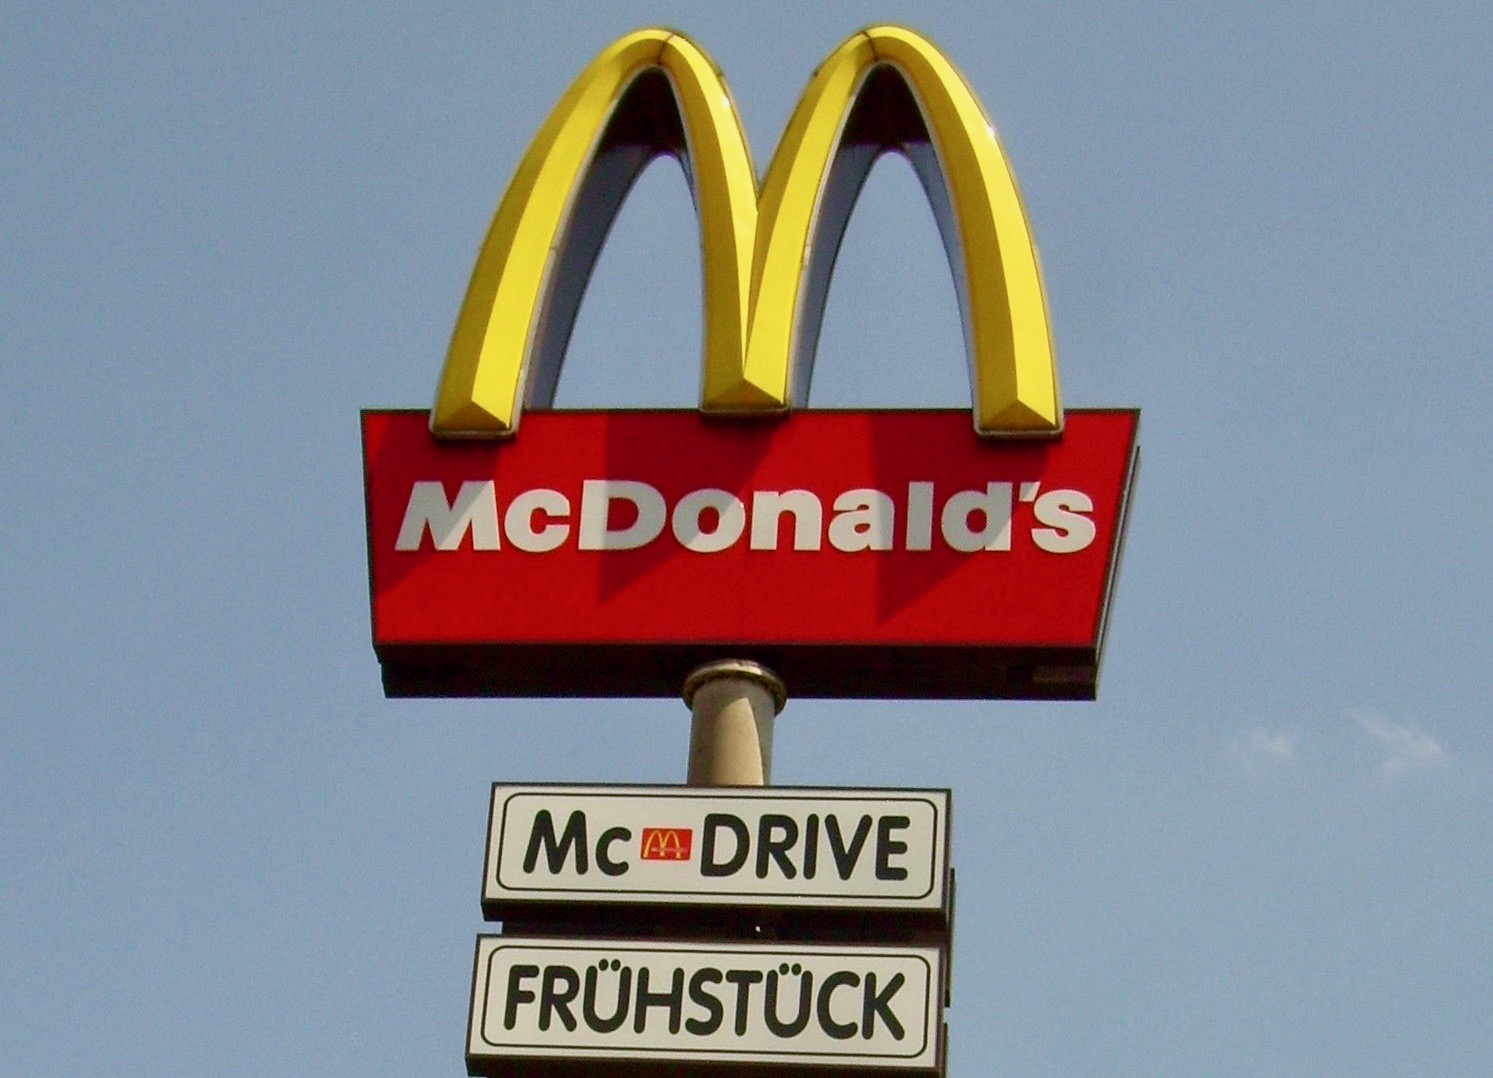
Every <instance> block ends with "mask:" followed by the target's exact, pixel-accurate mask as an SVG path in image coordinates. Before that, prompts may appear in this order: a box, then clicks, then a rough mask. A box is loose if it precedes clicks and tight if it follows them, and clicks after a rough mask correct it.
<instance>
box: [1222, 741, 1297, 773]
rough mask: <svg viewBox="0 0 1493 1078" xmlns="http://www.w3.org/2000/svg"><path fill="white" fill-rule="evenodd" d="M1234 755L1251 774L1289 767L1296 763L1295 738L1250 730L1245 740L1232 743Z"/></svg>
mask: <svg viewBox="0 0 1493 1078" xmlns="http://www.w3.org/2000/svg"><path fill="white" fill-rule="evenodd" d="M1234 754H1235V755H1236V756H1237V757H1238V758H1239V762H1240V763H1241V764H1243V766H1244V770H1245V771H1248V772H1249V773H1251V774H1259V773H1262V772H1265V771H1274V770H1277V769H1280V768H1286V767H1290V766H1292V765H1293V764H1295V762H1296V738H1295V736H1294V735H1293V734H1286V733H1279V732H1272V731H1270V730H1251V731H1250V732H1249V737H1248V738H1247V739H1246V740H1244V741H1242V742H1240V741H1236V742H1234Z"/></svg>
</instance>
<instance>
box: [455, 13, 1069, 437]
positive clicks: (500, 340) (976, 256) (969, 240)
mask: <svg viewBox="0 0 1493 1078" xmlns="http://www.w3.org/2000/svg"><path fill="white" fill-rule="evenodd" d="M883 65H889V66H891V67H892V68H893V69H895V70H896V71H897V72H898V73H899V74H900V75H901V77H902V78H903V80H904V81H905V82H906V84H907V86H908V87H909V89H910V90H911V92H912V94H913V96H914V98H915V99H916V101H917V103H918V106H919V108H920V111H921V112H922V117H923V122H924V124H925V126H926V129H927V131H928V133H929V137H930V139H931V141H932V142H933V146H934V150H935V153H936V155H937V160H938V168H937V170H936V171H937V173H938V181H939V182H941V183H942V184H943V185H944V190H943V192H942V195H943V198H942V199H941V201H942V202H944V203H946V204H947V205H948V206H949V207H951V208H952V214H953V217H954V220H952V221H949V222H944V221H942V220H941V221H940V225H941V228H942V230H943V232H944V239H945V245H946V247H948V248H949V250H950V262H951V268H952V269H953V270H954V272H955V275H956V283H957V284H958V285H959V289H958V291H959V293H960V297H961V305H962V307H963V312H962V313H963V316H964V324H965V333H966V338H967V349H968V352H969V357H970V372H971V388H972V391H973V397H974V409H975V426H976V428H977V429H978V430H979V431H980V432H981V433H985V434H994V435H1044V434H1055V433H1057V432H1059V431H1060V430H1061V428H1062V409H1061V403H1060V401H1059V396H1058V387H1057V370H1056V362H1055V358H1054V355H1053V351H1052V344H1051V338H1050V334H1049V331H1048V322H1047V314H1046V304H1045V301H1044V299H1043V295H1042V287H1041V277H1040V269H1039V267H1038V264H1037V255H1036V248H1035V245H1034V244H1033V242H1032V237H1031V230H1030V227H1029V226H1028V224H1027V220H1026V214H1025V212H1024V210H1023V209H1022V206H1021V202H1020V197H1019V195H1018V194H1017V191H1016V186H1015V181H1014V179H1013V177H1012V175H1011V172H1010V169H1009V167H1008V165H1007V164H1006V160H1005V155H1004V153H1003V152H1002V151H1001V148H1000V144H999V142H998V141H997V140H996V137H995V133H994V130H993V128H992V127H991V125H990V122H989V120H988V119H987V118H986V117H985V115H984V112H983V110H982V109H981V108H980V105H979V103H978V101H977V100H976V99H975V97H974V95H973V94H972V93H970V91H969V89H968V87H967V86H966V85H965V83H964V81H963V79H962V78H961V77H960V75H959V73H958V71H957V70H956V69H955V68H954V67H953V65H952V64H950V63H949V62H948V60H947V59H946V58H945V57H943V55H942V54H941V53H940V52H939V51H938V50H937V48H936V47H934V46H933V45H932V44H931V43H929V42H928V41H927V40H926V39H924V38H922V37H920V36H919V35H917V34H915V33H913V32H912V31H909V30H905V29H901V28H898V27H889V26H879V27H873V28H871V29H869V30H866V31H863V32H862V33H860V34H857V35H855V36H854V37H852V38H851V39H850V40H849V41H847V42H846V43H845V44H844V45H842V46H841V47H840V48H839V49H837V50H836V51H835V52H834V53H832V54H831V56H830V57H829V59H828V60H826V62H825V63H824V64H822V65H821V66H820V68H819V69H818V70H817V71H816V73H815V75H814V77H813V79H812V80H811V81H810V83H809V86H808V88H807V89H806V90H805V91H804V94H803V96H802V97H801V99H800V102H799V105H798V107H797V109H796V110H795V112H794V114H793V117H792V118H791V119H790V121H789V125H788V129H787V130H786V131H785V133H784V135H783V138H782V140H781V142H780V143H779V146H778V150H777V153H776V154H775V155H774V158H773V163H772V165H771V167H770V168H769V170H768V176H767V179H766V182H765V185H764V190H763V193H762V199H761V209H760V212H759V209H758V199H757V194H756V183H755V174H754V172H753V170H752V166H751V157H750V153H749V151H748V150H747V147H746V141H745V138H744V136H743V135H742V133H741V127H740V123H739V121H738V120H737V116H736V112H735V109H734V106H733V105H732V103H731V99H730V95H729V93H728V92H727V90H726V87H725V84H724V82H723V81H722V80H721V78H720V75H719V73H718V71H717V70H716V68H715V67H714V65H713V64H712V63H711V62H710V61H709V58H708V57H706V56H705V54H704V53H703V52H702V51H701V50H699V49H698V48H697V47H695V46H694V45H693V44H692V43H690V42H689V41H687V40H686V39H684V38H682V37H680V36H678V35H676V34H673V33H671V32H669V31H664V30H644V31H639V32H637V33H634V34H630V35H628V36H627V37H624V38H622V39H621V40H619V41H618V42H616V43H615V44H614V45H612V46H610V47H609V48H608V49H606V50H604V51H603V52H602V53H601V54H600V55H599V56H598V57H597V58H596V60H594V61H593V62H592V63H591V65H590V66H588V67H587V68H586V70H585V71H584V72H582V74H581V76H580V77H579V78H578V79H577V80H576V81H575V83H574V84H573V85H572V86H571V88H570V89H569V90H568V91H567V93H566V94H565V96H564V97H562V98H561V100H560V101H559V102H558V103H557V105H556V106H555V109H554V110H553V111H552V113H551V114H550V117H549V118H548V120H546V122H545V124H544V126H543V127H542V128H541V129H540V132H539V134H538V135H537V136H536V137H535V139H534V142H533V144H532V145H531V147H530V149H529V151H528V153H527V154H526V155H525V157H524V159H523V162H522V163H521V164H520V167H519V171H518V174H517V175H516V176H515V178H514V180H513V183H512V184H511V185H510V187H509V190H508V192H507V194H506V195H505V196H504V198H503V202H502V204H501V205H500V206H499V208H498V213H497V215H496V217H495V218H494V220H493V224H492V227H491V228H490V229H489V232H488V236H487V239H486V241H485V242H484V243H483V246H482V250H481V252H480V253H479V256H478V260H477V266H476V268H475V270H474V271H473V275H472V282H471V285H470V286H469V287H468V291H467V296H466V300H465V301H464V303H463V306H462V311H461V314H460V316H459V317H458V319H457V325H456V329H455V332H454V333H453V336H452V343H451V349H450V352H449V354H448V357H447V362H446V369H445V371H444V373H443V375H442V378H441V384H440V388H439V390H438V393H437V399H436V406H435V408H434V409H433V410H432V413H431V429H432V431H434V432H435V433H437V434H441V435H453V436H454V435H463V434H466V435H477V436H483V435H487V436H491V435H497V434H503V433H507V432H510V431H512V430H513V429H514V428H515V427H516V426H517V422H518V417H519V413H520V408H521V403H520V394H521V393H522V392H523V389H524V384H525V382H526V381H527V380H529V379H530V378H532V375H529V374H528V372H527V367H528V364H529V362H530V355H531V353H532V351H533V350H534V347H535V338H536V334H537V332H538V325H539V322H540V319H541V311H542V310H543V309H544V307H545V306H547V304H548V300H549V295H548V290H549V289H550V282H549V275H550V273H551V272H552V269H553V267H552V258H553V254H554V248H555V247H556V245H561V246H563V245H564V244H565V243H566V242H567V229H568V227H569V224H570V220H569V215H570V211H571V209H572V207H573V204H574V201H575V198H576V191H577V189H578V188H579V186H580V185H581V184H583V183H584V182H585V181H586V179H587V176H588V174H589V173H590V171H591V170H592V168H593V165H594V161H595V156H596V151H597V144H598V143H599V141H600V139H601V137H602V134H603V132H604V130H605V127H606V125H607V123H608V122H609V120H610V119H611V117H612V115H613V113H614V111H615V110H616V109H617V107H618V103H619V101H622V100H623V97H624V94H625V93H626V91H627V89H628V87H629V86H630V85H631V84H632V83H633V81H634V80H635V79H636V78H637V77H638V76H639V75H640V74H642V73H644V72H645V71H647V70H649V69H652V68H657V69H660V70H662V71H664V72H665V73H666V74H667V75H668V76H669V79H670V84H671V86H672V88H673V91H674V94H675V100H676V106H677V107H678V108H679V110H680V114H681V123H682V126H683V128H684V132H685V146H684V147H683V154H684V157H685V165H686V169H685V171H686V174H687V175H689V176H690V178H691V182H692V186H693V188H694V193H695V199H696V204H697V206H698V212H699V215H700V229H701V237H702V247H703V250H704V277H705V281H704V285H705V311H704V329H705V347H704V364H703V366H704V372H703V374H704V377H703V380H702V400H701V407H702V409H704V410H706V411H711V412H751V411H780V410H782V409H783V408H785V407H787V406H788V405H789V404H790V403H792V404H795V405H796V404H801V403H803V402H802V400H798V399H793V388H792V387H793V386H794V385H795V382H796V381H797V379H796V378H795V374H796V372H795V370H794V369H793V368H794V366H795V364H796V363H803V362H807V361H808V360H804V359H802V358H801V357H799V356H798V355H797V345H798V338H799V335H800V334H801V333H802V332H803V330H804V328H805V327H804V325H803V323H804V320H805V316H806V315H807V316H808V317H812V318H817V317H818V313H819V312H818V311H812V312H807V311H805V309H804V300H805V289H804V277H805V275H806V272H807V271H808V269H809V265H808V261H809V259H811V258H812V257H813V254H814V250H813V246H812V241H813V239H814V236H815V229H816V227H818V225H819V224H820V222H819V221H818V217H819V214H820V211H821V209H822V208H824V207H823V206H822V203H823V200H824V195H825V190H826V187H827V186H828V185H829V184H830V182H831V181H832V179H834V178H835V169H836V162H837V159H838V158H839V157H840V151H841V150H843V148H844V147H843V145H842V142H843V136H844V131H845V123H846V120H847V118H848V117H849V115H850V112H851V110H852V108H853V107H854V105H855V104H856V102H857V101H858V99H859V97H860V95H861V93H862V91H863V89H864V88H865V87H866V85H867V82H866V79H867V75H868V74H869V73H870V72H871V71H872V70H873V69H875V68H878V67H880V66H883ZM654 152H662V148H661V147H654ZM864 167H869V164H868V163H867V164H865V165H864ZM919 171H920V175H922V177H923V179H924V183H925V186H927V185H928V183H929V177H928V176H927V175H926V174H925V173H924V170H922V169H920V170H919ZM629 182H630V180H629ZM858 186H859V180H856V181H854V188H855V189H858ZM622 195H625V187H624V189H623V191H622V194H620V195H618V196H617V203H620V199H621V197H622ZM929 195H930V201H933V202H934V207H935V212H937V210H938V208H939V207H938V202H939V201H940V200H935V199H934V198H933V195H934V191H933V190H931V189H930V191H929ZM853 201H854V199H853V194H852V197H851V199H850V200H849V201H848V202H847V204H846V205H845V206H844V207H835V208H831V209H830V212H832V213H843V214H845V215H848V214H849V212H850V208H851V206H853ZM617 203H613V204H612V205H610V207H609V208H608V210H607V211H606V212H607V213H608V214H609V215H615V212H616V208H617ZM586 224H587V225H589V226H591V227H595V226H596V225H597V224H598V222H586ZM599 224H600V226H601V229H602V233H603V234H604V232H605V228H606V226H607V225H609V224H610V216H608V218H607V220H605V221H603V222H600V223H599ZM831 225H832V227H833V228H834V229H835V231H834V235H835V236H836V237H838V235H839V234H840V232H841V231H843V227H844V222H843V220H840V221H835V222H831ZM951 233H952V234H953V235H954V236H956V237H957V240H958V242H955V243H953V244H951V242H950V241H951ZM1002 240H1004V243H1003V242H1002ZM598 242H599V240H598ZM829 257H830V258H831V259H832V257H833V252H832V251H831V253H830V255H829ZM586 271H587V272H589V263H588V264H587V265H586ZM824 272H825V273H826V274H827V272H828V267H827V266H826V267H824ZM566 330H567V332H568V327H566ZM812 330H813V335H814V336H817V330H818V327H817V325H815V326H813V327H812ZM562 344H563V342H562ZM810 351H811V350H810ZM811 358H812V357H811V356H810V357H809V359H810V360H811ZM558 360H559V357H558V356H557V357H556V358H555V362H558ZM803 381H804V382H805V383H806V382H807V379H806V378H805V379H803Z"/></svg>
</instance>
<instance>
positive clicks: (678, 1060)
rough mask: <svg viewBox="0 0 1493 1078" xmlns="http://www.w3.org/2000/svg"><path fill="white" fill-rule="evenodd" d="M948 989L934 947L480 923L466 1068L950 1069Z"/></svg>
mask: <svg viewBox="0 0 1493 1078" xmlns="http://www.w3.org/2000/svg"><path fill="white" fill-rule="evenodd" d="M943 994H944V971H943V953H942V951H941V950H940V949H939V948H936V947H911V946H908V947H884V946H873V945H862V946H848V945H847V946H824V945H814V944H788V943H757V944H751V943H743V944H689V943H661V942H653V941H642V940H613V941H603V940H589V941H588V940H562V939H542V938H528V939H525V938H513V937H509V936H479V937H478V940H477V958H476V968H475V973H474V976H473V985H472V1011H471V1021H470V1025H469V1026H468V1030H467V1068H468V1071H469V1073H471V1074H474V1075H489V1074H490V1075H498V1074H502V1075H518V1074H526V1073H528V1074H544V1073H548V1072H551V1071H553V1070H554V1068H557V1067H558V1068H560V1069H563V1070H564V1071H565V1073H569V1074H577V1073H589V1072H590V1071H589V1067H596V1068H615V1067H618V1066H620V1065H625V1064H628V1063H634V1064H636V1063H642V1062H646V1063H648V1064H650V1065H651V1066H652V1067H653V1068H659V1069H663V1070H666V1071H667V1073H671V1074H672V1073H693V1072H694V1071H693V1068H695V1067H698V1068H699V1073H701V1074H715V1073H720V1072H719V1071H717V1070H712V1068H718V1067H719V1066H720V1065H721V1064H726V1063H732V1064H759V1065H770V1066H771V1067H772V1072H773V1073H774V1074H775V1075H776V1074H782V1075H784V1076H789V1075H796V1074H816V1073H824V1072H826V1071H828V1072H831V1073H834V1074H836V1075H843V1074H859V1073H862V1072H868V1073H877V1072H884V1071H895V1072H896V1073H898V1074H907V1075H939V1074H942V1067H943V1052H942V1031H943V1021H942V1010H943ZM605 1073H615V1071H614V1070H612V1069H607V1070H606V1071H605ZM654 1073H657V1070H655V1071H654Z"/></svg>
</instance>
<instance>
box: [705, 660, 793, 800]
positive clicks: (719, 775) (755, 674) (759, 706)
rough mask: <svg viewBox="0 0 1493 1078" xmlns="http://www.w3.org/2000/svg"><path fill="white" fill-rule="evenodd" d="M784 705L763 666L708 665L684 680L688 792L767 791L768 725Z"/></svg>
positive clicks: (783, 694) (776, 682) (778, 684)
mask: <svg viewBox="0 0 1493 1078" xmlns="http://www.w3.org/2000/svg"><path fill="white" fill-rule="evenodd" d="M787 700H788V692H787V690H786V689H785V688H784V686H783V682H782V681H781V680H780V679H779V678H778V676H777V675H776V674H774V673H773V672H772V671H771V670H769V669H767V667H765V666H759V665H758V664H757V663H754V662H746V661H744V660H740V659H726V660H723V661H721V662H713V663H707V664H706V665H704V666H702V667H700V668H699V669H698V670H696V671H695V672H694V673H692V674H690V676H689V677H687V678H685V679H684V703H685V706H687V707H688V708H689V709H690V712H691V713H692V716H693V718H692V720H691V722H690V732H689V777H688V779H687V780H686V781H687V782H688V783H689V785H691V786H766V785H767V784H768V782H769V781H771V777H772V724H773V719H775V718H776V717H777V714H778V712H780V711H782V710H783V705H784V704H785V703H786V702H787Z"/></svg>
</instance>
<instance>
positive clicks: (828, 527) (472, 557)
mask: <svg viewBox="0 0 1493 1078" xmlns="http://www.w3.org/2000/svg"><path fill="white" fill-rule="evenodd" d="M427 422H428V413H426V412H423V411H422V412H415V411H394V412H365V413H364V414H363V449H364V468H365V478H366V484H367V503H368V544H369V562H370V577H371V589H372V601H373V643H374V648H375V650H376V651H377V653H378V656H379V660H380V662H381V663H382V665H383V674H384V686H385V691H386V692H387V693H388V694H389V695H391V696H447V695H493V696H526V695H544V696H664V695H675V694H677V693H678V692H679V691H680V688H681V686H682V685H683V683H684V679H685V677H686V675H688V673H689V672H690V671H691V670H692V669H694V668H695V667H696V666H698V665H700V664H702V663H705V662H710V661H712V660H716V659H724V658H731V659H750V660H754V661H757V662H760V663H762V664H763V665H765V666H767V667H769V668H771V669H772V670H774V671H775V672H776V673H777V674H778V675H779V676H780V677H782V678H783V680H784V682H785V683H786V684H787V686H788V689H789V692H790V693H791V694H792V695H794V696H798V697H815V696H821V697H846V696H849V697H868V698H869V697H899V698H954V697H986V698H994V697H1004V698H1026V699H1087V698H1092V696H1093V695H1094V691H1095V681H1096V678H1097V670H1098V663H1099V653H1100V648H1101V644H1102V641H1103V635H1104V623H1105V615H1106V611H1107V607H1108V601H1109V595H1110V591H1111V588H1112V586H1113V582H1114V574H1115V568H1116V563H1117V560H1118V555H1119V548H1120V540H1121V535H1122V531H1123V526H1124V519H1125V505H1126V498H1127V495H1128V492H1129V488H1130V484H1131V480H1132V476H1133V471H1134V462H1135V456H1136V453H1135V438H1136V429H1137V424H1138V422H1139V413H1138V412H1136V411H1134V410H1072V409H1070V410H1069V411H1068V412H1067V416H1066V429H1065V431H1064V433H1063V435H1062V436H1061V437H1060V438H1057V439H1053V440H991V439H982V438H979V437H977V436H976V435H975V434H974V432H973V431H972V430H971V428H970V418H969V412H968V410H957V411H956V410H928V411H856V412H850V411H827V410H817V411H815V410H811V411H805V412H799V413H796V414H794V415H793V416H791V418H782V419H778V420H762V419H754V420H731V419H720V418H708V417H705V416H703V415H702V414H701V413H699V412H695V411H593V412H531V413H529V414H528V415H526V416H525V417H524V423H523V429H522V431H521V432H520V433H519V434H518V435H516V436H515V437H513V438H509V439H506V440H502V441H450V440H437V439H435V438H433V437H432V436H431V434H430V432H429V430H428V427H427Z"/></svg>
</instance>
